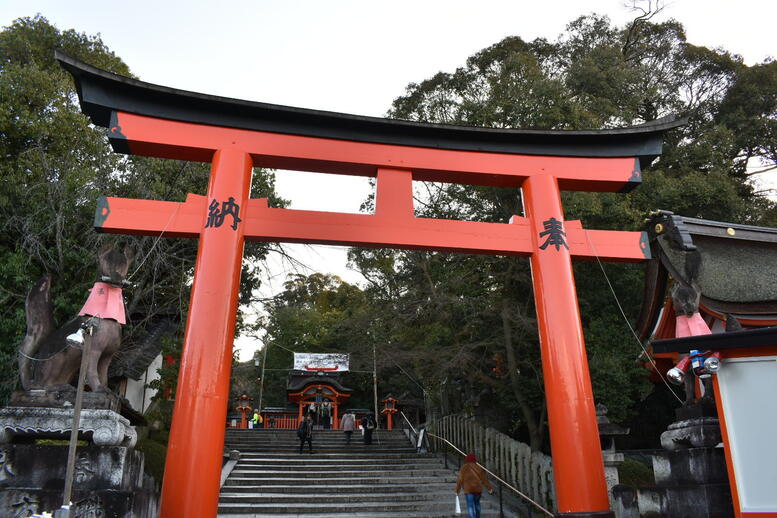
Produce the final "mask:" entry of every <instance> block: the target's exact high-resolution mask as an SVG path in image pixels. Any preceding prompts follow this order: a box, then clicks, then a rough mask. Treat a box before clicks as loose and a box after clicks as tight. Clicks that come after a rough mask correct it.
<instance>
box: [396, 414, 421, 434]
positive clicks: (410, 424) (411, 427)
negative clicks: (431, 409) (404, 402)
mask: <svg viewBox="0 0 777 518" xmlns="http://www.w3.org/2000/svg"><path fill="white" fill-rule="evenodd" d="M399 413H400V414H401V415H402V417H404V418H405V421H407V424H408V426H410V429H411V430H413V433H414V434H416V435H418V430H416V429H415V428H414V427H413V423H411V422H410V419H408V418H407V416H406V415H405V413H404V412H403V411H401V410H400V411H399Z"/></svg>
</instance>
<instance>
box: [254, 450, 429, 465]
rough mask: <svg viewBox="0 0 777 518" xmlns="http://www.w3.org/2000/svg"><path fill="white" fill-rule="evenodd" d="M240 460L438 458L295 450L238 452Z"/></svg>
mask: <svg viewBox="0 0 777 518" xmlns="http://www.w3.org/2000/svg"><path fill="white" fill-rule="evenodd" d="M240 458H241V459H253V458H262V459H268V460H269V459H279V460H280V459H300V460H303V462H304V461H305V460H313V459H365V460H376V459H378V460H380V459H406V460H408V459H427V458H435V459H436V458H438V457H435V456H434V454H432V453H403V452H389V453H375V452H372V451H370V452H366V453H358V452H357V453H319V454H315V455H313V456H310V454H308V455H305V456H302V457H301V456H300V455H299V450H297V451H296V452H294V453H279V452H274V451H266V452H255V451H245V452H240Z"/></svg>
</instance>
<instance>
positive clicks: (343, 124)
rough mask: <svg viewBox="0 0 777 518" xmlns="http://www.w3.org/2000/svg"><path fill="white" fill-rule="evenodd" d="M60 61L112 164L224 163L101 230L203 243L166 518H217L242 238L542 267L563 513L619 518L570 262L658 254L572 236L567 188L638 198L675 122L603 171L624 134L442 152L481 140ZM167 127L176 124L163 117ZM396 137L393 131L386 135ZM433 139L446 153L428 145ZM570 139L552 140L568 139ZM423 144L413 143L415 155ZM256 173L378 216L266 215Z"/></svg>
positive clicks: (101, 210) (99, 223) (116, 209)
mask: <svg viewBox="0 0 777 518" xmlns="http://www.w3.org/2000/svg"><path fill="white" fill-rule="evenodd" d="M59 59H60V61H61V62H62V63H63V65H64V66H65V67H66V68H67V69H68V70H69V71H71V73H73V75H74V76H75V78H76V80H77V84H78V86H79V88H78V92H79V96H80V98H81V104H82V108H83V109H84V111H85V112H86V113H88V114H89V115H90V116H91V117H92V120H93V121H94V122H95V124H100V125H105V126H108V127H110V135H109V136H110V140H111V143H112V144H113V146H114V148H115V149H117V150H119V151H123V152H128V153H133V154H139V155H148V156H157V157H165V158H177V159H183V160H198V161H209V162H211V163H212V168H211V177H210V183H209V186H208V193H207V196H206V197H203V196H197V195H189V196H188V197H187V199H186V201H185V202H183V203H176V202H167V201H148V200H127V199H121V198H102V199H101V200H100V202H99V206H98V209H97V214H96V217H95V226H96V227H97V228H98V229H99V230H101V231H104V232H114V233H124V234H135V235H157V236H159V235H165V236H167V237H189V238H199V240H200V242H199V249H198V254H197V262H196V266H195V276H194V284H193V286H192V292H191V304H190V310H189V317H188V319H187V324H186V334H185V338H184V345H183V351H182V356H181V371H180V377H179V383H178V390H177V394H176V400H175V408H174V415H173V425H172V429H171V432H170V440H169V446H168V454H167V461H166V467H165V477H164V481H163V486H162V518H178V517H180V516H187V517H188V516H192V517H208V518H210V517H214V516H215V515H216V510H217V506H218V494H219V480H220V473H221V457H222V448H223V442H224V425H223V424H224V421H225V418H226V410H227V398H228V392H229V376H230V367H231V358H232V343H233V338H234V329H235V317H236V311H237V298H238V289H239V281H240V271H241V261H242V255H243V245H244V241H245V240H246V239H252V240H257V241H283V242H304V243H327V244H338V245H352V246H373V247H388V248H406V249H420V250H439V251H448V252H459V253H481V254H494V255H513V256H530V257H531V264H532V275H533V278H534V291H535V300H536V305H537V315H538V322H539V327H540V341H541V350H542V361H543V373H544V378H545V388H546V397H547V404H548V417H549V423H550V436H551V448H552V454H553V465H554V477H555V482H556V494H557V500H558V511H559V513H560V514H561V515H562V516H574V517H594V516H597V517H598V516H603V517H604V516H612V513H611V512H610V511H609V502H608V497H607V490H606V485H605V479H604V468H603V463H602V454H601V449H600V444H599V435H598V429H597V424H596V415H595V410H594V401H593V394H592V391H591V382H590V378H589V374H588V365H587V359H586V353H585V346H584V341H583V334H582V328H581V322H580V313H579V309H578V305H577V297H576V292H575V286H574V276H573V271H572V263H571V260H572V259H575V258H577V259H593V258H595V257H598V258H600V259H603V260H610V261H629V262H638V261H642V260H644V259H646V258H647V257H648V254H649V252H648V248H647V241H646V238H645V236H644V235H643V234H642V233H639V232H613V231H595V230H590V231H589V230H584V229H583V228H582V226H581V225H580V222H576V221H565V220H564V214H563V208H562V206H561V200H560V194H559V193H560V190H561V189H564V188H566V189H572V190H590V191H601V192H606V191H617V190H621V189H623V188H628V187H630V186H633V185H634V184H636V183H638V182H639V180H640V178H639V176H640V173H639V159H637V158H636V156H637V155H640V154H644V155H648V156H650V153H653V154H654V155H655V154H657V152H656V151H655V150H656V149H658V152H660V138H658V137H657V135H658V136H660V133H661V132H662V131H665V130H666V129H669V128H671V127H673V125H674V126H676V125H677V123H661V124H656V125H654V126H647V127H646V129H629V131H626V132H624V135H623V136H622V138H623V141H624V142H625V144H623V145H621V143H619V141H617V139H618V138H621V136H618V135H616V137H615V144H614V145H616V147H617V146H621V147H618V148H617V149H616V150H615V151H613V150H605V156H601V154H596V153H593V154H591V155H589V156H580V154H581V151H580V150H581V149H584V148H585V146H582V147H581V144H580V142H582V141H584V140H585V139H588V140H585V141H586V142H589V141H590V138H591V135H594V136H596V135H599V136H601V137H602V138H605V137H607V138H611V136H612V135H613V134H614V133H617V131H616V132H613V131H605V132H599V133H597V132H581V133H580V134H570V135H572V136H573V137H574V138H573V139H571V140H570V139H567V140H568V142H567V141H564V142H562V144H564V145H565V146H567V147H566V148H564V150H563V153H562V155H561V156H559V155H552V153H551V152H552V151H556V150H557V148H556V147H554V146H553V145H551V146H550V147H549V148H542V147H541V146H542V145H543V144H542V143H539V144H538V143H537V142H538V141H537V140H536V138H535V137H533V136H532V135H531V132H528V133H526V134H523V133H516V134H517V135H519V136H521V135H523V137H522V138H527V139H530V140H531V138H535V140H532V142H534V144H532V145H530V146H529V148H532V146H535V148H536V149H540V148H541V149H547V150H548V153H549V154H551V155H552V156H542V154H541V153H538V152H536V149H530V150H533V151H535V154H521V153H519V152H517V151H515V150H512V149H513V148H508V149H506V150H505V149H504V144H503V141H501V140H499V139H503V138H505V137H509V138H517V137H514V135H513V134H510V133H509V132H508V134H505V132H499V131H492V132H491V133H489V132H488V131H486V132H484V133H483V135H481V134H479V133H476V134H475V136H476V137H477V138H481V139H483V138H486V140H488V138H491V137H489V135H496V137H498V138H496V137H495V140H494V141H493V142H491V141H489V142H486V143H485V144H483V143H476V144H473V143H471V142H468V143H466V144H460V143H459V141H456V142H454V144H451V145H447V144H446V145H447V147H446V145H440V143H439V142H438V141H437V140H434V139H436V138H437V136H438V133H439V134H440V135H445V134H446V132H448V134H450V135H449V138H451V139H453V140H456V139H459V138H460V135H459V133H462V134H465V136H467V135H469V134H470V133H472V132H473V131H475V132H477V131H479V130H477V129H474V130H473V129H471V128H460V129H456V130H455V131H453V133H452V134H451V131H452V130H451V129H450V127H445V126H439V127H437V126H434V125H426V126H424V125H413V124H412V123H405V122H398V121H385V120H378V119H369V120H355V118H354V117H353V116H334V115H337V114H334V115H333V114H329V115H327V116H322V112H314V111H305V110H299V109H289V108H286V107H281V108H283V110H280V109H278V107H275V108H272V107H271V108H268V105H261V104H260V103H254V104H255V106H254V105H252V104H251V103H245V102H244V101H234V100H224V99H221V98H211V97H208V96H202V95H201V94H192V93H189V92H177V91H172V90H170V89H162V88H160V87H155V86H153V85H148V84H145V83H141V82H139V81H134V80H132V79H128V78H119V79H117V78H116V76H113V75H112V74H109V73H107V72H103V71H100V70H98V69H94V68H92V67H89V66H88V65H84V64H83V63H80V62H77V61H76V60H73V59H72V58H68V57H66V56H65V57H63V56H62V55H59ZM112 89H115V90H116V91H117V92H119V93H120V94H121V95H116V98H115V99H112V98H111V95H109V94H107V93H106V92H110V91H111V90H112ZM128 99H129V101H128ZM111 103H113V104H111ZM166 103H167V104H166ZM168 105H169V106H171V107H169V106H168ZM182 106H183V108H182ZM217 108H218V109H217ZM252 110H253V111H252ZM130 112H136V113H144V112H145V113H148V114H153V115H152V116H144V115H138V114H133V113H130ZM244 113H248V114H249V115H250V114H252V113H257V114H258V116H262V117H264V116H267V117H268V120H270V121H271V124H269V125H270V126H273V125H274V124H275V125H276V126H277V127H278V128H281V129H284V130H285V131H280V130H279V131H278V132H276V131H261V130H257V129H255V128H246V127H247V126H251V125H252V124H254V123H253V122H252V120H247V119H245V117H243V118H242V119H241V116H243V115H241V114H244ZM268 113H269V114H270V115H269V116H268V115H267V114H268ZM165 114H167V116H168V118H162V117H164V116H165ZM214 114H216V115H214ZM224 114H226V115H224ZM325 115H326V114H325ZM214 117H217V118H218V117H221V118H218V119H217V120H215V119H214ZM272 117H276V118H277V120H276V119H273V118H272ZM295 117H296V118H297V119H294V118H295ZM327 117H328V118H327ZM300 118H303V119H305V118H310V119H312V120H316V121H319V122H318V123H317V124H319V125H318V126H315V127H314V126H311V127H308V126H305V127H304V128H302V129H300V128H299V127H294V128H293V129H294V130H295V131H297V132H302V133H304V132H305V131H308V132H310V133H313V134H320V133H321V132H322V131H323V132H324V133H325V132H326V131H328V130H326V131H324V130H321V125H320V121H321V119H322V118H323V119H326V121H328V122H329V123H330V124H335V125H336V126H337V127H336V128H335V130H334V131H332V133H333V136H331V137H322V136H305V135H299V134H294V133H295V131H291V130H290V129H289V123H288V120H289V119H294V120H299V119H300ZM170 119H178V120H170ZM222 119H223V120H222ZM187 120H188V121H196V122H197V123H194V122H187ZM305 120H307V119H305ZM277 121H280V122H277ZM376 121H377V122H376ZM284 124H285V125H284ZM297 124H298V125H299V126H304V124H301V123H299V122H298V123H297ZM387 124H388V125H393V127H391V128H390V131H389V132H388V133H385V132H384V133H381V131H383V128H385V127H386V125H387ZM354 125H357V126H359V125H360V127H363V128H364V129H365V130H366V132H367V133H369V131H373V132H374V133H375V135H372V136H371V137H370V138H372V139H373V141H370V139H369V138H366V139H365V138H364V137H362V135H361V133H354V134H353V137H350V138H349V137H348V136H347V135H346V136H342V135H343V132H345V133H348V131H350V128H351V127H352V126H354ZM230 126H232V127H230ZM276 126H273V127H276ZM292 126H293V125H292ZM406 126H407V127H406ZM419 127H420V129H419ZM438 128H439V129H438ZM402 129H406V130H407V131H409V132H411V133H412V132H416V133H418V132H421V133H422V135H421V137H418V138H417V142H418V144H417V145H411V144H408V143H407V142H405V143H403V142H397V139H398V137H397V130H402ZM481 131H482V130H481ZM423 132H426V133H423ZM400 133H401V132H400ZM535 133H536V132H535ZM642 133H644V134H645V135H646V136H644V137H643V136H640V135H641V134H642ZM527 134H528V135H529V137H526V135H527ZM376 135H377V136H376ZM429 135H431V136H432V137H434V138H433V139H431V140H430V139H426V140H424V139H425V138H426V137H428V136H429ZM484 135H485V136H484ZM558 135H559V133H558V132H556V133H552V134H551V133H548V134H547V135H545V136H544V138H546V139H554V138H555V139H557V140H558V139H559V137H558ZM635 135H636V137H635ZM414 139H416V137H413V136H411V137H407V138H406V140H407V141H409V142H411V143H412V142H416V140H414ZM441 139H442V140H445V139H444V138H442V137H441ZM400 140H401V139H400ZM634 142H636V144H633V143H634ZM656 142H658V144H656ZM519 144H520V143H519ZM424 145H426V146H427V147H423V146H424ZM459 145H461V146H462V148H467V147H469V148H472V147H473V146H474V147H475V148H476V149H478V150H479V151H473V150H470V149H467V150H463V149H460V148H458V147H456V146H459ZM525 147H526V146H524V148H525ZM600 147H601V146H600ZM483 148H486V150H485V151H484V150H482V149H483ZM562 148H563V146H562ZM645 149H648V150H651V151H650V153H649V152H647V151H645ZM511 150H512V151H511ZM597 153H602V151H601V149H599V150H597ZM606 153H609V155H607V154H606ZM619 153H620V154H619ZM253 166H270V167H280V168H288V169H301V170H310V171H325V172H334V173H339V174H359V175H363V176H376V177H377V192H376V210H375V214H374V215H365V214H338V213H324V212H315V211H294V210H286V209H275V208H270V207H268V204H267V200H266V199H250V198H249V191H250V185H251V170H252V167H253ZM413 180H431V181H439V182H453V183H468V184H475V185H492V186H501V187H516V188H517V187H522V188H523V202H524V206H525V211H526V215H525V217H520V216H515V217H513V218H512V219H511V221H510V223H482V222H468V221H451V220H435V219H426V218H416V217H415V216H414V215H413V198H412V181H413ZM551 315H552V318H551ZM300 410H301V407H300Z"/></svg>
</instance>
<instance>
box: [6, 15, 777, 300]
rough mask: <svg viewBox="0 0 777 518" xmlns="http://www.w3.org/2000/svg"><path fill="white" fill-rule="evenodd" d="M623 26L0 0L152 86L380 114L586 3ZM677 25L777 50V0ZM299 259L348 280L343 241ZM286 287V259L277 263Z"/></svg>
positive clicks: (317, 194) (356, 188)
mask: <svg viewBox="0 0 777 518" xmlns="http://www.w3.org/2000/svg"><path fill="white" fill-rule="evenodd" d="M592 11H593V12H597V13H601V14H607V15H608V16H609V17H610V18H611V19H612V20H613V21H614V22H616V23H619V24H621V23H624V22H625V21H627V20H629V19H631V18H633V14H632V13H631V12H630V11H629V10H628V9H626V8H625V7H624V2H623V0H588V1H585V2H583V1H580V0H542V1H528V0H512V1H509V0H478V1H477V2H476V1H473V0H469V1H458V0H444V1H443V0H413V1H408V0H392V1H379V0H373V1H369V0H360V1H357V0H339V1H337V0H329V1H325V0H296V1H295V0H272V1H271V0H254V1H246V0H230V1H228V2H214V1H212V0H210V1H205V0H187V1H181V0H175V1H173V0H157V1H154V2H150V1H147V0H134V1H132V2H106V1H105V0H101V1H99V2H98V1H79V0H68V1H64V0H57V1H55V0H50V1H43V0H22V1H19V0H3V1H2V2H0V23H1V24H2V25H3V26H6V25H9V24H10V23H11V22H12V21H13V20H14V19H16V18H18V17H22V16H34V15H35V14H37V13H40V14H41V15H43V16H45V17H46V18H48V20H49V21H50V22H52V23H53V24H55V25H56V26H57V27H58V28H59V29H61V30H65V29H71V28H72V29H76V30H77V31H80V32H85V33H87V34H97V33H99V34H100V35H101V36H102V39H103V42H104V43H105V44H106V45H107V46H108V47H109V48H110V49H111V50H113V51H114V52H115V53H116V54H117V55H118V56H119V57H121V58H122V59H123V60H124V61H125V62H126V63H127V64H128V65H129V67H130V69H131V70H132V72H133V74H135V75H136V76H137V77H139V78H140V79H142V80H143V81H148V82H151V83H156V84H161V85H165V86H171V87H175V88H180V89H184V90H192V91H197V92H203V93H208V94H215V95H222V96H226V97H235V98H239V99H248V100H253V101H261V102H268V103H276V104H284V105H289V106H300V107H304V108H314V109H321V110H331V111H338V112H344V113H355V114H361V115H372V116H383V115H385V113H386V110H387V109H388V107H389V106H390V104H391V101H392V100H393V99H394V98H395V97H397V96H398V95H401V94H402V93H403V91H404V89H405V87H406V86H407V84H408V83H410V82H414V81H415V82H418V81H421V80H423V79H426V78H428V77H430V76H432V75H433V74H434V73H436V72H438V71H440V70H443V71H452V70H454V69H455V68H456V67H457V66H460V65H462V64H463V63H464V61H465V59H466V58H467V57H468V56H470V55H471V54H473V53H475V52H477V51H478V50H480V49H482V48H484V47H486V46H488V45H491V44H493V43H496V42H497V41H499V40H501V39H502V38H503V37H505V36H508V35H517V36H520V37H522V38H523V39H525V40H532V39H534V38H537V37H545V38H548V39H554V38H556V36H558V34H559V33H561V32H562V31H563V30H564V27H565V25H566V24H567V23H568V22H570V21H571V20H573V19H574V18H576V17H578V16H580V15H583V14H587V13H589V12H592ZM670 17H671V18H675V19H677V20H679V21H681V22H682V23H683V24H684V26H685V28H686V32H687V36H688V40H689V41H690V42H691V43H694V44H697V45H705V46H710V47H723V48H725V49H727V50H729V51H732V52H736V53H738V54H740V55H741V56H742V57H743V58H744V60H745V62H746V63H748V64H753V63H757V62H760V61H763V60H764V59H765V58H767V57H770V56H771V57H773V56H775V55H777V31H775V20H777V1H775V0H740V1H738V2H731V1H730V0H729V1H721V0H674V1H671V2H666V7H665V9H664V11H663V13H661V14H660V15H659V17H658V18H657V20H665V19H667V18H670ZM277 185H278V190H279V192H280V194H281V195H282V196H283V197H284V198H286V199H290V200H291V201H292V208H298V209H310V210H330V211H342V212H358V208H359V205H360V203H361V202H362V200H363V199H364V197H365V196H366V194H367V192H368V187H367V181H366V179H363V178H355V177H337V176H332V175H320V174H313V173H299V172H290V173H285V172H282V173H279V175H278V184H277ZM290 249H291V250H292V252H293V253H294V254H296V255H297V256H298V257H299V258H300V259H301V260H302V261H303V262H304V263H306V264H310V266H311V267H312V268H314V269H315V270H318V271H325V272H334V273H337V274H338V275H340V276H341V277H343V278H344V279H346V280H349V281H351V282H357V281H358V280H359V276H358V275H357V274H356V273H355V272H352V271H349V270H347V269H346V268H345V249H342V248H336V247H324V246H317V247H303V246H302V245H294V246H290ZM270 270H271V271H269V272H268V276H269V279H268V282H267V283H266V286H267V288H266V289H267V291H266V294H269V293H271V292H273V291H277V290H278V289H279V288H280V286H281V283H282V282H283V280H284V279H285V276H286V272H287V271H288V270H289V265H284V264H280V263H278V262H272V263H271V265H270Z"/></svg>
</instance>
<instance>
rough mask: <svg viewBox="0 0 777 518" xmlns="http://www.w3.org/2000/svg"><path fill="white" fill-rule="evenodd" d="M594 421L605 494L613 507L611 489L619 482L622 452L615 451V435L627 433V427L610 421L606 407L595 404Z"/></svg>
mask: <svg viewBox="0 0 777 518" xmlns="http://www.w3.org/2000/svg"><path fill="white" fill-rule="evenodd" d="M596 422H597V425H598V427H599V442H600V443H601V446H602V460H603V461H604V478H605V481H606V482H607V494H608V495H609V497H610V508H611V509H615V499H614V498H613V493H612V490H613V488H614V487H615V486H617V485H618V484H619V483H620V478H619V475H618V466H620V465H621V464H622V463H623V454H622V453H618V452H617V451H615V437H617V436H619V435H628V433H629V429H628V428H624V427H623V426H620V425H618V424H615V423H611V422H610V419H609V418H608V417H607V407H606V406H604V405H602V404H601V403H600V404H597V405H596Z"/></svg>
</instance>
